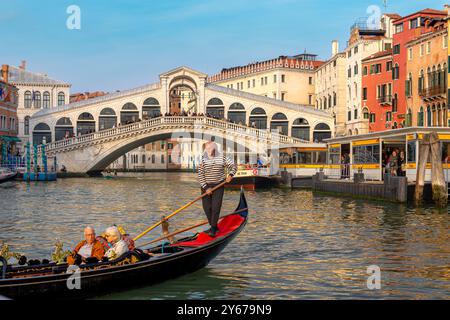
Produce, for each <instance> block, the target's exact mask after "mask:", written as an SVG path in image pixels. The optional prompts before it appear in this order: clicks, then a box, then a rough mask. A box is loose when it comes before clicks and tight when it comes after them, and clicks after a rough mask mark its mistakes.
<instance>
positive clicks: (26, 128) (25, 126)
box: [23, 116, 30, 136]
mask: <svg viewBox="0 0 450 320" xmlns="http://www.w3.org/2000/svg"><path fill="white" fill-rule="evenodd" d="M23 133H24V134H25V135H26V136H28V135H29V134H30V116H26V117H25V119H24V121H23Z"/></svg>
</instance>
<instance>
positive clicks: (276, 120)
mask: <svg viewBox="0 0 450 320" xmlns="http://www.w3.org/2000/svg"><path fill="white" fill-rule="evenodd" d="M270 130H276V131H278V132H279V133H281V134H284V135H288V132H289V121H288V118H287V117H286V115H285V114H284V113H281V112H278V113H275V114H274V115H273V117H272V121H270Z"/></svg>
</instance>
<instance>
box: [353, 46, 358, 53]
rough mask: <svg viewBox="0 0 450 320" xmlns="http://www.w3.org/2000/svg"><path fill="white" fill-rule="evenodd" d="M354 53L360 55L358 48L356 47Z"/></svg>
mask: <svg viewBox="0 0 450 320" xmlns="http://www.w3.org/2000/svg"><path fill="white" fill-rule="evenodd" d="M353 51H354V53H355V54H357V53H358V46H356V47H355V49H354V50H353Z"/></svg>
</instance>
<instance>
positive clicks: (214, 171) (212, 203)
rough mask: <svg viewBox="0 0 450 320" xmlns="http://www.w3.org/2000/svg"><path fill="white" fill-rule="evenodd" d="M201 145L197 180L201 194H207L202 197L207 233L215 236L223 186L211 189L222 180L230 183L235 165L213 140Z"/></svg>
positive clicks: (234, 172)
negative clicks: (206, 220)
mask: <svg viewBox="0 0 450 320" xmlns="http://www.w3.org/2000/svg"><path fill="white" fill-rule="evenodd" d="M203 147H204V153H203V156H202V159H201V162H200V165H199V168H198V180H199V182H200V186H201V192H202V194H205V193H206V194H207V195H206V196H204V197H203V198H202V204H203V210H204V211H205V215H206V217H207V218H208V222H209V224H210V226H211V229H209V230H208V231H207V233H208V234H209V235H210V236H211V237H215V236H216V234H217V232H218V231H219V229H218V227H217V222H218V221H219V217H220V209H221V207H222V200H223V193H224V186H222V187H220V188H219V189H217V190H215V191H214V192H212V189H213V188H215V187H216V186H218V185H219V184H221V183H223V182H224V181H226V182H227V183H230V182H231V180H232V179H233V176H234V175H235V174H236V171H237V167H236V164H235V163H234V161H233V160H232V159H230V158H228V157H226V156H225V155H224V154H221V153H219V150H218V146H217V144H216V143H215V142H213V141H209V142H206V143H205V144H204V146H203ZM225 170H226V171H227V172H228V176H226V172H225Z"/></svg>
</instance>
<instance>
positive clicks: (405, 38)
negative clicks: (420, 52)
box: [392, 9, 447, 127]
mask: <svg viewBox="0 0 450 320" xmlns="http://www.w3.org/2000/svg"><path fill="white" fill-rule="evenodd" d="M446 16H447V13H446V12H444V11H439V10H434V9H424V10H421V11H418V12H415V13H413V14H410V15H408V16H405V17H402V18H400V19H397V20H395V21H394V27H395V33H394V37H393V47H392V49H393V73H392V78H393V102H392V118H393V122H396V123H397V124H398V126H399V127H404V126H405V125H406V115H407V112H408V110H409V108H408V102H407V98H406V96H407V94H408V95H409V96H410V95H411V88H410V87H408V91H407V86H410V80H412V79H409V76H410V75H409V73H408V66H407V64H408V60H409V59H410V57H411V56H410V52H411V50H410V49H411V48H410V47H408V48H407V44H408V43H411V42H412V41H414V40H417V39H418V38H420V37H421V36H422V35H423V34H425V33H428V32H430V31H432V28H431V27H430V26H428V25H426V23H425V21H427V20H429V19H434V18H438V19H442V18H445V17H446ZM430 52H431V48H430ZM413 57H414V54H413ZM413 82H414V81H413ZM419 108H420V106H419Z"/></svg>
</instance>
